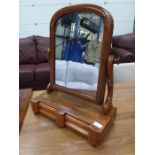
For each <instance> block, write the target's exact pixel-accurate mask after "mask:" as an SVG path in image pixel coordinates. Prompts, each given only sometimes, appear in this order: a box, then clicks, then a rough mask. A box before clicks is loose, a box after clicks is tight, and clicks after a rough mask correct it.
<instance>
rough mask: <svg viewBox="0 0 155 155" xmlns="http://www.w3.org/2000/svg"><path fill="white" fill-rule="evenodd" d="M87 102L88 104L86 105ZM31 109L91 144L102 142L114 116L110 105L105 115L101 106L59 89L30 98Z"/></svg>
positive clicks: (114, 113)
mask: <svg viewBox="0 0 155 155" xmlns="http://www.w3.org/2000/svg"><path fill="white" fill-rule="evenodd" d="M88 104H89V106H88ZM31 106H32V110H33V112H34V113H35V114H42V115H44V116H46V117H48V118H51V119H52V120H53V121H55V123H56V124H57V125H58V126H59V127H68V128H71V129H72V130H74V131H76V132H78V133H79V134H81V135H82V136H84V137H85V138H87V139H88V141H89V143H90V144H92V145H93V146H98V145H100V144H101V143H102V141H103V139H104V137H105V136H106V135H107V132H108V131H109V128H110V127H111V126H112V124H113V122H114V120H115V117H116V111H117V110H116V108H115V107H112V108H111V110H110V112H109V113H108V114H107V115H104V114H103V112H102V111H101V106H100V105H97V104H94V103H92V102H90V101H85V100H83V99H80V98H77V97H74V96H71V95H69V94H65V93H63V92H59V91H55V90H54V91H52V93H47V92H46V91H45V92H43V93H42V94H41V95H40V96H38V97H36V98H34V99H32V101H31Z"/></svg>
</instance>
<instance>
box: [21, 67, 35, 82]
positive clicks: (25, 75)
mask: <svg viewBox="0 0 155 155" xmlns="http://www.w3.org/2000/svg"><path fill="white" fill-rule="evenodd" d="M35 68H36V65H30V64H25V65H20V66H19V78H20V82H21V83H24V82H33V81H34V72H35Z"/></svg>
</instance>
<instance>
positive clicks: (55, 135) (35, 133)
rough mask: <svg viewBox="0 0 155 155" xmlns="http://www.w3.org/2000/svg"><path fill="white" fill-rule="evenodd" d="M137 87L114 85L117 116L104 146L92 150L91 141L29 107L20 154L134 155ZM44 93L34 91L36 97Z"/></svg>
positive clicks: (128, 84)
mask: <svg viewBox="0 0 155 155" xmlns="http://www.w3.org/2000/svg"><path fill="white" fill-rule="evenodd" d="M134 90H135V89H134V84H133V83H127V84H115V85H114V96H113V103H114V106H116V107H117V109H118V110H117V117H116V120H115V123H114V125H113V126H112V127H111V129H110V131H109V133H108V135H107V136H106V137H105V138H104V143H102V144H101V145H100V146H98V147H97V148H96V147H92V146H91V145H90V144H89V143H88V141H87V140H86V139H85V138H83V137H81V136H80V135H78V134H75V133H74V132H72V131H71V130H68V129H67V128H58V127H57V125H56V124H55V123H54V122H52V121H51V119H48V118H46V117H44V116H42V115H34V114H33V112H32V109H31V108H30V107H29V109H28V111H27V114H26V117H25V121H24V124H23V127H22V129H21V131H20V135H19V140H20V145H19V151H20V155H27V154H29V155H32V154H33V155H34V154H37V155H42V154H46V155H51V154H52V155H58V154H59V155H62V154H75V155H86V154H89V155H103V154H106V155H134V154H135V104H134V103H135V98H134ZM41 93H42V91H35V92H34V93H33V98H35V97H36V96H38V95H39V94H41Z"/></svg>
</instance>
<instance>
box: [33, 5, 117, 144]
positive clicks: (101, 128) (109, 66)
mask: <svg viewBox="0 0 155 155" xmlns="http://www.w3.org/2000/svg"><path fill="white" fill-rule="evenodd" d="M75 12H92V13H95V14H96V15H98V16H100V17H101V18H102V19H103V20H102V21H103V22H104V23H103V31H104V35H103V41H102V48H101V55H100V65H99V66H100V67H99V77H98V85H97V91H96V92H93V93H96V94H95V95H94V96H95V97H94V96H91V95H88V93H87V94H86V93H82V92H79V91H75V90H72V89H69V88H66V87H62V86H59V85H57V84H56V83H55V30H56V21H57V20H58V19H59V18H60V17H62V16H63V15H65V14H71V13H75ZM112 32H113V18H112V16H111V15H110V13H109V12H108V11H106V10H105V9H103V8H101V7H99V6H97V5H91V4H85V5H84V4H83V5H75V6H69V7H65V8H63V9H60V10H59V11H57V12H56V13H55V14H54V16H53V17H52V19H51V22H50V58H49V61H50V83H49V84H48V86H47V90H46V91H45V92H44V93H43V94H41V95H40V96H38V97H36V98H34V99H33V100H32V104H31V105H32V109H33V112H34V113H35V114H38V113H40V114H42V115H45V116H47V117H49V118H51V119H52V120H54V121H55V123H56V124H57V125H58V126H59V127H69V128H71V129H73V130H74V131H76V132H78V133H80V134H81V135H83V136H84V137H86V138H88V140H89V142H90V143H91V144H92V145H93V146H98V145H99V144H101V142H102V140H103V138H104V137H105V135H106V134H107V132H108V130H109V128H110V127H111V125H112V123H113V122H114V120H115V116H116V108H115V107H113V103H112V97H113V63H114V58H113V56H110V55H109V53H110V45H111V39H112ZM106 90H107V93H105V92H106ZM105 94H107V96H106V98H105Z"/></svg>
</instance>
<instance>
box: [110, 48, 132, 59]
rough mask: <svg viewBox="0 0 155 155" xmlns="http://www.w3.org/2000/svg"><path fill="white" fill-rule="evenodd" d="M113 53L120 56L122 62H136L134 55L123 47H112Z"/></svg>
mask: <svg viewBox="0 0 155 155" xmlns="http://www.w3.org/2000/svg"><path fill="white" fill-rule="evenodd" d="M111 54H113V55H114V56H115V57H119V58H120V62H134V59H135V58H134V55H133V54H132V53H131V52H129V51H127V50H126V49H123V48H117V47H112V48H111Z"/></svg>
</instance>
